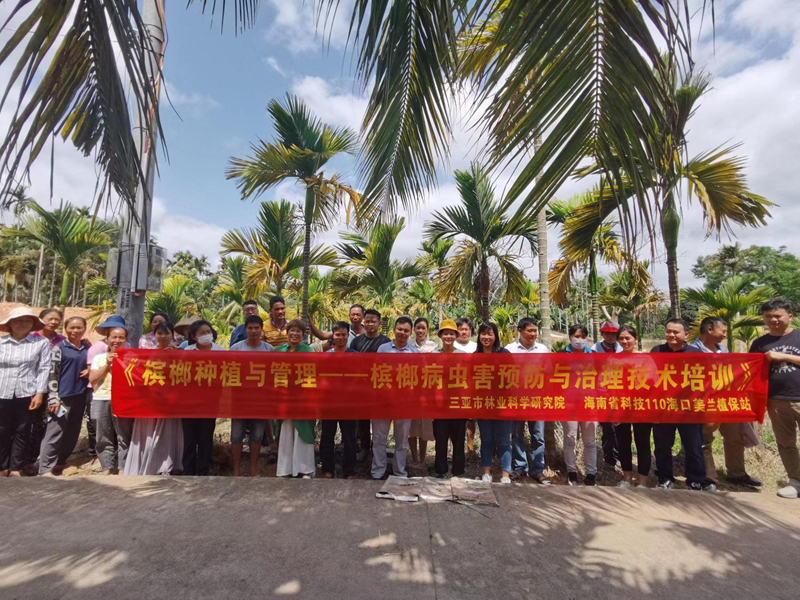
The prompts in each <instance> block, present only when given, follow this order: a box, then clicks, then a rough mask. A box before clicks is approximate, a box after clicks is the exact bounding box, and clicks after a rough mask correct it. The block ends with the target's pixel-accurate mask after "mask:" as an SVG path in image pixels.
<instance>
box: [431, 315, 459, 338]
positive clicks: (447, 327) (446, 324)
mask: <svg viewBox="0 0 800 600" xmlns="http://www.w3.org/2000/svg"><path fill="white" fill-rule="evenodd" d="M442 331H455V332H456V333H458V326H457V325H456V322H455V321H453V319H444V320H443V321H442V322H441V323H439V331H437V332H436V335H438V336H440V337H441V335H442Z"/></svg>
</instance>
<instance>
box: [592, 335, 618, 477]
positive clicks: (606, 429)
mask: <svg viewBox="0 0 800 600" xmlns="http://www.w3.org/2000/svg"><path fill="white" fill-rule="evenodd" d="M618 331H619V323H617V322H616V321H606V322H605V323H603V324H602V325H601V326H600V335H601V336H602V337H603V339H602V340H600V341H599V342H597V343H596V344H595V345H594V346H592V350H593V351H594V352H601V353H606V354H616V353H617V352H622V346H620V345H619V344H618V343H617V332H618ZM600 427H601V429H602V430H603V434H602V436H601V440H602V444H603V461H604V462H605V463H606V464H607V465H608V466H610V467H611V468H614V467H616V466H617V463H618V462H619V455H618V453H617V436H616V434H615V433H614V424H613V423H600Z"/></svg>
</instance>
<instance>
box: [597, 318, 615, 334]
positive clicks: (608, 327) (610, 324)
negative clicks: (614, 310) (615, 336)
mask: <svg viewBox="0 0 800 600" xmlns="http://www.w3.org/2000/svg"><path fill="white" fill-rule="evenodd" d="M600 331H607V332H608V333H617V332H618V331H619V323H617V322H616V321H606V322H605V323H603V325H602V326H601V327H600Z"/></svg>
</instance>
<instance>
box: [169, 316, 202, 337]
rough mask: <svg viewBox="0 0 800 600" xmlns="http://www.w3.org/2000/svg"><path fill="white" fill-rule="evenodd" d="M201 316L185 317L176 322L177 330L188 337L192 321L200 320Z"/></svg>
mask: <svg viewBox="0 0 800 600" xmlns="http://www.w3.org/2000/svg"><path fill="white" fill-rule="evenodd" d="M199 319H200V317H183V318H182V319H181V320H180V321H178V322H177V323H176V324H175V331H176V332H177V333H178V334H180V335H182V336H184V337H186V335H187V334H188V333H189V328H190V327H191V326H192V323H194V322H195V321H197V320H199Z"/></svg>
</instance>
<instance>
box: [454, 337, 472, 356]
mask: <svg viewBox="0 0 800 600" xmlns="http://www.w3.org/2000/svg"><path fill="white" fill-rule="evenodd" d="M453 345H454V346H455V347H456V348H458V349H459V350H461V351H462V352H468V353H470V354H471V353H472V352H475V350H477V349H478V342H473V341H472V340H470V341H468V342H467V343H466V344H462V343H461V342H459V341H458V340H456V341H455V342H454V343H453Z"/></svg>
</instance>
